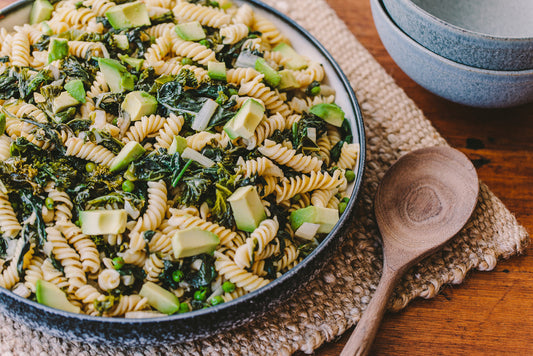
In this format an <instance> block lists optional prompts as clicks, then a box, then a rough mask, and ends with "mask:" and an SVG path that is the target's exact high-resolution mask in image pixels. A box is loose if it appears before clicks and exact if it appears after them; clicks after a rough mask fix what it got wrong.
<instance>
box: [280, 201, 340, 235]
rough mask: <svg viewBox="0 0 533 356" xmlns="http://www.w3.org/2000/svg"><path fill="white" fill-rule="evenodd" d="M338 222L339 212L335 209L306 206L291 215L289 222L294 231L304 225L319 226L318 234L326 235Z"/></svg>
mask: <svg viewBox="0 0 533 356" xmlns="http://www.w3.org/2000/svg"><path fill="white" fill-rule="evenodd" d="M337 221H339V211H338V210H337V209H330V208H322V207H319V206H308V207H307V208H303V209H298V210H295V211H293V212H292V213H291V216H290V222H291V227H292V229H293V230H294V231H296V230H298V228H299V227H300V226H301V225H302V224H303V223H304V222H308V223H312V224H320V228H319V229H318V232H319V233H328V232H330V231H331V229H333V226H335V224H336V223H337Z"/></svg>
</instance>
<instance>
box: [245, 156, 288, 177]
mask: <svg viewBox="0 0 533 356" xmlns="http://www.w3.org/2000/svg"><path fill="white" fill-rule="evenodd" d="M237 166H238V167H237V168H235V170H236V171H237V172H238V173H241V174H244V177H246V178H250V177H252V176H254V175H256V174H257V175H259V176H274V177H283V171H282V170H281V169H280V168H279V167H278V166H276V165H275V164H274V162H272V161H271V160H269V159H268V158H266V157H259V158H256V159H250V160H247V161H245V160H244V159H243V158H242V157H239V159H238V160H237Z"/></svg>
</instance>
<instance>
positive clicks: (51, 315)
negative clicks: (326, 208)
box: [0, 0, 365, 346]
mask: <svg viewBox="0 0 533 356" xmlns="http://www.w3.org/2000/svg"><path fill="white" fill-rule="evenodd" d="M236 2H238V3H243V2H245V1H243V0H237V1H236ZM246 2H247V3H249V4H250V5H251V6H252V7H253V8H254V10H255V11H257V12H259V13H261V14H262V15H263V16H265V17H267V18H269V19H270V20H271V21H273V22H274V23H275V24H276V25H277V26H278V27H279V28H280V29H281V30H282V31H283V32H284V33H285V34H287V35H288V36H289V38H290V39H291V40H292V42H293V46H294V47H295V48H296V49H297V50H298V51H299V52H301V53H304V54H306V55H307V56H309V57H310V58H313V59H315V60H318V61H320V62H321V63H323V65H324V69H325V71H326V74H327V77H328V81H329V85H330V86H332V87H333V88H335V89H336V92H337V99H336V102H337V103H338V104H339V105H340V106H341V107H342V108H343V109H344V110H345V112H346V114H347V115H346V117H347V119H348V120H349V122H350V126H351V129H352V135H353V138H354V142H357V143H359V145H360V148H361V150H360V155H359V157H358V161H357V167H356V169H354V171H355V173H356V179H355V181H354V182H353V183H352V185H351V187H350V188H351V189H352V191H351V194H350V201H349V203H348V206H347V208H346V211H345V212H344V213H343V214H342V215H341V218H340V220H339V222H338V223H337V225H336V226H335V227H334V228H333V230H332V232H331V233H330V234H329V235H328V236H327V237H326V238H325V239H324V240H323V241H322V242H321V243H320V245H319V246H318V247H317V248H316V249H315V250H314V251H313V252H312V253H311V254H309V256H307V257H306V258H305V259H304V260H303V261H302V262H301V263H299V264H298V265H297V266H296V267H294V268H293V269H291V270H290V271H289V272H287V273H285V274H284V275H283V276H281V277H280V278H278V279H276V280H274V281H272V282H271V283H269V284H268V285H266V286H265V287H263V288H260V289H258V290H256V291H254V292H252V293H249V294H246V295H245V296H243V297H240V298H237V299H235V300H232V301H230V302H228V303H223V304H219V305H217V306H214V307H211V308H208V309H201V310H196V311H193V312H189V313H185V314H177V315H171V316H165V317H160V318H150V319H124V318H104V317H95V316H90V315H81V314H73V313H68V312H65V311H62V310H58V309H54V308H50V307H47V306H45V305H42V304H39V303H36V302H34V301H31V300H28V299H25V298H22V297H19V296H17V295H16V294H14V293H12V292H11V291H8V290H6V289H4V288H2V287H0V312H2V313H4V314H5V315H7V316H9V317H10V318H12V319H14V320H16V321H19V322H21V323H24V324H26V325H28V326H30V327H31V328H33V329H37V330H40V331H43V332H45V333H48V334H51V335H54V336H58V337H63V338H66V339H69V340H73V341H82V342H90V343H107V344H116V345H121V346H130V345H169V344H172V343H178V342H185V341H190V340H195V339H199V338H202V337H206V336H209V335H213V334H216V333H221V332H224V331H227V330H229V329H231V328H234V327H237V326H240V325H243V324H244V323H246V322H247V321H250V320H252V319H254V318H257V317H259V316H260V315H261V314H263V313H265V312H266V311H268V310H272V309H275V308H276V305H279V304H280V303H283V302H284V301H286V300H287V299H288V298H290V296H291V295H293V294H294V293H296V291H297V290H298V289H299V288H301V287H303V286H305V285H306V284H307V283H308V282H309V281H310V280H312V279H313V277H314V276H315V275H316V274H317V273H318V272H319V271H320V269H321V268H322V267H323V266H324V265H325V264H326V263H327V261H328V260H329V258H330V257H331V255H332V254H333V252H335V251H336V250H337V247H338V246H339V245H340V243H341V241H342V239H343V237H344V236H346V234H345V233H344V234H343V233H342V229H343V226H344V225H346V222H347V221H348V220H349V219H350V215H351V214H350V212H351V210H352V208H353V206H354V204H355V200H356V196H357V193H358V191H359V188H360V186H361V182H362V178H363V169H364V160H365V135H364V126H363V119H362V115H361V111H360V109H359V105H358V103H357V100H356V98H355V94H354V92H353V89H352V88H351V86H350V83H349V81H348V79H347V78H346V76H345V75H344V74H343V73H342V71H341V69H340V67H339V65H338V64H337V63H336V62H335V60H334V59H333V57H332V56H331V55H330V54H329V53H328V52H327V51H326V49H325V48H324V47H323V46H322V45H321V44H320V43H319V42H318V41H317V40H316V39H315V38H313V37H312V36H311V35H310V34H309V33H308V32H307V31H305V30H304V29H303V28H302V27H300V26H299V25H298V24H296V23H295V22H294V21H292V20H290V19H289V18H288V17H287V16H285V15H283V14H282V13H280V12H278V11H276V10H274V9H272V8H270V7H268V6H266V5H264V4H263V3H261V2H260V1H257V0H246ZM32 3H33V1H32V0H23V1H20V2H18V3H15V4H13V5H11V6H9V7H8V8H6V9H4V10H1V11H0V26H13V25H16V24H21V23H23V22H24V21H27V19H28V18H29V10H30V7H31V4H32Z"/></svg>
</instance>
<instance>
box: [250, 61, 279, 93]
mask: <svg viewBox="0 0 533 356" xmlns="http://www.w3.org/2000/svg"><path fill="white" fill-rule="evenodd" d="M255 70H256V71H258V72H259V73H262V74H264V75H265V78H264V79H265V81H266V82H267V83H268V84H270V85H271V86H273V87H277V86H278V85H279V83H280V81H281V76H280V75H279V73H278V72H277V71H276V70H275V69H274V68H272V67H271V66H269V65H268V63H267V62H266V61H265V59H264V58H257V60H256V61H255Z"/></svg>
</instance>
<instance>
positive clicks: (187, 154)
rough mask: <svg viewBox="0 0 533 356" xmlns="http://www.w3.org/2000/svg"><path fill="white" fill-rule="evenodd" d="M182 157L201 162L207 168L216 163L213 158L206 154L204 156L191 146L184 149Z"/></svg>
mask: <svg viewBox="0 0 533 356" xmlns="http://www.w3.org/2000/svg"><path fill="white" fill-rule="evenodd" d="M181 157H182V158H183V159H192V160H193V161H196V162H198V163H200V164H201V165H202V166H204V167H206V168H209V167H213V166H214V165H215V162H214V161H212V160H211V159H209V158H207V157H206V156H204V155H203V154H201V153H200V152H198V151H195V150H193V149H190V148H189V147H187V148H185V150H183V153H182V154H181Z"/></svg>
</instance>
